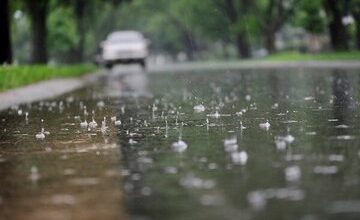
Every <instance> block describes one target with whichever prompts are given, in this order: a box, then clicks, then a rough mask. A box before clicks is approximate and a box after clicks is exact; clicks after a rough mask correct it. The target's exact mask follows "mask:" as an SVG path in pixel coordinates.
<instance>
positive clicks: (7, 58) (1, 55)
mask: <svg viewBox="0 0 360 220" xmlns="http://www.w3.org/2000/svg"><path fill="white" fill-rule="evenodd" d="M0 30H1V32H2V33H1V34H0V64H3V63H11V62H12V53H11V40H10V21H9V2H8V0H2V1H0Z"/></svg>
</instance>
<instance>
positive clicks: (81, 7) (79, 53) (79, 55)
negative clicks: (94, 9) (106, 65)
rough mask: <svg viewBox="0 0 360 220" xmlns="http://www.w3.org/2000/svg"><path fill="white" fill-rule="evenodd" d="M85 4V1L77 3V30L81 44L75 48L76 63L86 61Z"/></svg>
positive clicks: (80, 0)
mask: <svg viewBox="0 0 360 220" xmlns="http://www.w3.org/2000/svg"><path fill="white" fill-rule="evenodd" d="M85 4H86V2H85V1H84V0H77V1H75V10H74V11H75V16H76V24H77V30H78V34H79V43H78V45H77V47H76V48H75V54H74V62H75V63H80V62H82V61H83V60H84V44H85V21H84V15H85Z"/></svg>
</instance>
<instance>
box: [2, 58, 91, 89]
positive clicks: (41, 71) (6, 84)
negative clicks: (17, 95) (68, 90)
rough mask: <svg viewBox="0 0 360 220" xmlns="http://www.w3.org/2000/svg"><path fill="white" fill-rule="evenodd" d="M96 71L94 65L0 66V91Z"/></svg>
mask: <svg viewBox="0 0 360 220" xmlns="http://www.w3.org/2000/svg"><path fill="white" fill-rule="evenodd" d="M95 69H96V66H94V65H88V64H82V65H68V66H46V65H25V66H14V65H10V66H0V91H5V90H8V89H12V88H15V87H19V86H25V85H29V84H31V83H35V82H39V81H42V80H48V79H54V78H68V77H77V76H81V75H84V74H86V73H90V72H92V71H94V70H95Z"/></svg>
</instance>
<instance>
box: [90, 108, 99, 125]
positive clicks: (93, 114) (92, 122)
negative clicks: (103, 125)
mask: <svg viewBox="0 0 360 220" xmlns="http://www.w3.org/2000/svg"><path fill="white" fill-rule="evenodd" d="M96 127H97V123H96V121H95V111H94V110H93V111H92V121H91V122H90V123H89V128H91V129H95V128H96Z"/></svg>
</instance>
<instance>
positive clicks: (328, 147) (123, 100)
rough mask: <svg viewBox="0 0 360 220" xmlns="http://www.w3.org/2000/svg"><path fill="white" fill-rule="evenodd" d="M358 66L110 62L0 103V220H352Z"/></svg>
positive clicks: (358, 210) (357, 193)
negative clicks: (52, 94)
mask: <svg viewBox="0 0 360 220" xmlns="http://www.w3.org/2000/svg"><path fill="white" fill-rule="evenodd" d="M359 73H360V71H359V70H346V71H345V70H341V69H322V70H321V69H316V70H311V69H299V68H292V69H271V70H264V69H262V70H256V69H249V70H241V71H240V70H239V71H236V70H231V71H225V70H224V71H206V72H205V71H201V70H197V71H193V72H192V71H188V72H182V73H176V72H174V71H170V72H168V73H158V74H156V73H152V74H149V73H142V72H141V71H133V70H129V71H124V70H122V69H114V70H113V71H112V72H111V73H109V74H108V76H107V77H105V78H104V79H102V80H101V81H99V82H98V83H97V84H95V85H91V86H89V87H87V88H84V89H81V90H78V91H75V92H73V93H71V94H66V95H64V96H62V97H59V98H57V99H54V100H47V101H42V102H38V103H33V104H31V105H22V106H18V107H13V108H12V109H9V110H7V111H3V112H1V113H0V120H1V122H0V135H1V139H0V177H1V178H0V186H1V187H0V218H1V219H141V220H142V219H156V220H158V219H160V220H161V219H229V220H230V219H274V220H281V219H301V220H316V219H359V218H360V166H359V165H360V146H359V138H360V126H359V124H360V123H359V122H360V118H359V110H358V109H359V107H360V106H359V104H360V103H359V101H360V77H359V75H358V74H359ZM104 117H105V119H104ZM42 119H43V121H42ZM93 119H94V121H95V122H96V123H97V126H95V125H94V124H92V123H90V122H92V121H93ZM85 122H86V123H85ZM42 128H44V129H43V131H42Z"/></svg>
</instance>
